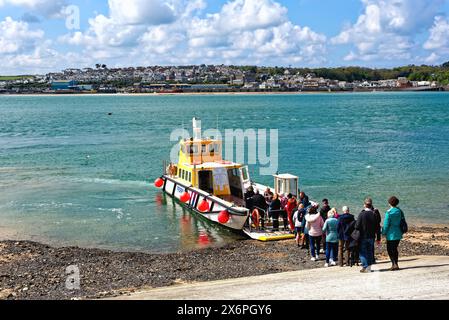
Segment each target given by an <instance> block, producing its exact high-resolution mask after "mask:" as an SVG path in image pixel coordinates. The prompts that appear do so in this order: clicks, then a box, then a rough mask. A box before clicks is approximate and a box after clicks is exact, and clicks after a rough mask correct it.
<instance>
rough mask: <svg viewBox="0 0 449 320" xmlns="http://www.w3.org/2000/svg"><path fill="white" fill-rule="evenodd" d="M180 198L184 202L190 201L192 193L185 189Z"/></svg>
mask: <svg viewBox="0 0 449 320" xmlns="http://www.w3.org/2000/svg"><path fill="white" fill-rule="evenodd" d="M179 200H181V202H183V203H187V202H189V201H190V193H188V192H187V191H184V193H183V194H182V195H181V197H180V198H179Z"/></svg>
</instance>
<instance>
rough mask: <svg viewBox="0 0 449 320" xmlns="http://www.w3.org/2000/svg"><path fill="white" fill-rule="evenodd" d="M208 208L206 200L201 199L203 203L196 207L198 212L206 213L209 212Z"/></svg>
mask: <svg viewBox="0 0 449 320" xmlns="http://www.w3.org/2000/svg"><path fill="white" fill-rule="evenodd" d="M209 209H210V206H209V202H207V200H206V199H203V201H201V202H200V204H199V205H198V210H200V211H201V212H207V211H209Z"/></svg>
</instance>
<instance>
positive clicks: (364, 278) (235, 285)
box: [116, 256, 449, 300]
mask: <svg viewBox="0 0 449 320" xmlns="http://www.w3.org/2000/svg"><path fill="white" fill-rule="evenodd" d="M319 264H320V266H321V264H324V262H322V261H320V262H319ZM399 265H400V267H401V268H402V270H401V271H395V272H389V271H387V270H388V268H389V267H390V263H389V262H380V263H378V264H377V265H375V266H373V270H374V272H372V273H371V274H361V273H360V272H359V269H360V268H359V267H353V268H347V267H344V268H340V267H331V268H327V269H323V268H320V269H313V270H303V271H294V272H287V273H279V274H271V275H264V276H257V277H248V278H240V279H231V280H221V281H213V282H204V283H195V284H186V285H178V286H172V287H166V288H158V289H151V290H147V291H141V292H136V293H134V294H132V295H129V296H122V297H119V298H116V299H136V300H184V299H187V300H216V299H220V300H221V299H223V300H256V299H257V300H259V299H261V298H262V297H263V298H264V300H285V299H289V298H291V299H297V300H299V299H320V300H322V299H326V300H329V299H345V300H346V299H362V300H365V299H366V300H368V299H407V300H410V299H449V257H446V256H444V257H436V256H419V257H405V258H402V259H401V262H400V263H399Z"/></svg>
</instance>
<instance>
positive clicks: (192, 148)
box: [187, 144, 198, 154]
mask: <svg viewBox="0 0 449 320" xmlns="http://www.w3.org/2000/svg"><path fill="white" fill-rule="evenodd" d="M187 153H188V154H198V146H197V145H194V144H192V145H189V146H187Z"/></svg>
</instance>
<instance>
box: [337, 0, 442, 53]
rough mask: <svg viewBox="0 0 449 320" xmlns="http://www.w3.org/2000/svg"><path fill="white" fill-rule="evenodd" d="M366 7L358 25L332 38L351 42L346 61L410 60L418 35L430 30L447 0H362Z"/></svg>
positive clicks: (340, 42) (349, 27) (338, 42)
mask: <svg viewBox="0 0 449 320" xmlns="http://www.w3.org/2000/svg"><path fill="white" fill-rule="evenodd" d="M362 2H363V5H364V7H365V9H364V13H363V14H361V15H360V16H359V17H358V19H357V22H356V23H355V24H354V25H350V26H348V27H346V28H345V29H344V30H343V31H342V32H340V34H338V35H337V36H336V37H334V38H332V39H331V43H332V44H335V45H341V44H350V45H353V46H354V47H355V48H354V49H355V50H352V51H351V52H350V53H349V54H348V55H347V56H346V57H345V60H346V61H352V60H362V61H369V60H374V59H381V60H395V59H397V60H402V61H404V60H408V59H410V58H412V52H413V49H414V48H416V47H417V43H416V41H415V37H416V35H417V34H419V33H420V32H422V31H424V30H427V29H428V28H429V26H430V25H431V24H432V21H433V19H434V17H435V15H436V14H438V12H439V10H440V8H441V6H442V4H443V3H444V0H435V1H432V2H429V1H427V0H362Z"/></svg>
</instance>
